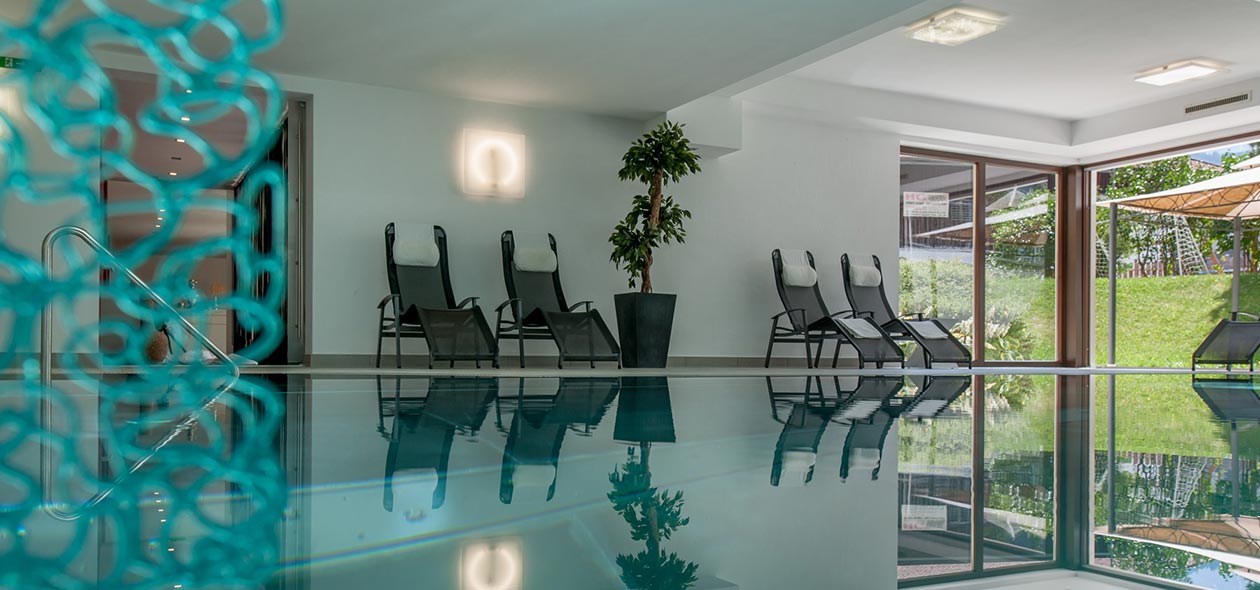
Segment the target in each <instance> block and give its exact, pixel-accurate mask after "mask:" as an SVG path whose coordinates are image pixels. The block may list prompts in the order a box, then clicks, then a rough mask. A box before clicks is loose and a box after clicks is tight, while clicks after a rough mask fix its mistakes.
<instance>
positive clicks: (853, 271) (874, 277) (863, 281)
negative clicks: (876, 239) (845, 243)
mask: <svg viewBox="0 0 1260 590" xmlns="http://www.w3.org/2000/svg"><path fill="white" fill-rule="evenodd" d="M849 282H851V283H853V285H854V286H856V287H878V286H879V284H880V283H882V282H884V279H883V276H882V275H880V273H879V269H878V268H875V266H874V265H869V266H868V265H862V264H854V263H852V262H850V263H849Z"/></svg>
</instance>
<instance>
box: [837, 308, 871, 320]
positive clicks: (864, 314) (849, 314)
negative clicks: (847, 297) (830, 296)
mask: <svg viewBox="0 0 1260 590" xmlns="http://www.w3.org/2000/svg"><path fill="white" fill-rule="evenodd" d="M830 317H833V318H835V317H841V318H872V319H874V317H875V313H874V312H870V311H853V310H852V309H849V310H845V311H837V312H836V313H833V314H831V316H830Z"/></svg>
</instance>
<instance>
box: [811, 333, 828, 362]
mask: <svg viewBox="0 0 1260 590" xmlns="http://www.w3.org/2000/svg"><path fill="white" fill-rule="evenodd" d="M826 342H827V341H826V340H819V341H818V350H816V351H814V366H815V367H820V366H822V365H821V362H822V351H823V345H824V344H826Z"/></svg>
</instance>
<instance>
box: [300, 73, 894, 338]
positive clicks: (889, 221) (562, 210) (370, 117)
mask: <svg viewBox="0 0 1260 590" xmlns="http://www.w3.org/2000/svg"><path fill="white" fill-rule="evenodd" d="M283 81H284V83H285V86H286V89H287V90H291V91H297V92H309V93H311V94H312V95H313V96H314V103H313V113H314V126H313V130H312V132H313V136H312V137H313V138H314V146H315V147H314V161H313V166H312V168H313V173H314V183H313V197H312V203H313V220H314V223H313V242H314V252H313V260H312V266H311V268H312V273H313V292H312V304H313V314H312V315H313V318H314V320H313V321H314V325H313V326H312V330H313V339H314V342H313V349H312V351H313V354H315V355H337V354H371V353H373V352H374V351H375V348H374V347H375V332H374V324H375V321H376V309H375V305H376V303H377V302H378V301H379V300H380V299H381V297H382V296H383V295H384V294H385V293H386V292H387V283H386V278H385V265H384V260H383V257H384V254H383V250H384V238H383V229H384V226H385V224H386V223H388V222H389V221H391V220H401V221H415V222H425V223H437V224H440V225H442V226H444V227H445V228H446V230H447V232H448V235H449V244H450V257H451V263H452V267H451V268H452V281H453V283H454V286H455V291H456V293H455V295H456V297H457V298H463V297H467V296H479V297H481V298H482V301H481V303H482V306H483V307H484V308H485V309H486V311H487V313H489V312H490V311H491V310H492V309H493V307H494V306H495V305H497V304H498V303H499V302H501V301H502V300H503V299H504V298H505V297H506V292H505V289H504V286H503V277H502V268H501V262H500V255H499V242H498V238H499V234H500V233H501V232H502V231H503V230H504V229H509V228H515V229H521V230H534V231H541V230H546V231H550V232H552V233H553V234H555V235H556V238H557V240H558V243H559V250H560V268H561V276H562V278H563V280H564V283H565V290H566V294H567V295H568V297H569V299H571V300H573V301H579V300H584V299H591V300H593V301H594V302H595V305H596V306H597V307H598V308H599V309H600V310H601V311H602V313H603V314H604V317H605V318H606V319H607V320H608V321H609V323H610V324H614V325H613V326H612V327H613V329H614V330H615V329H616V326H615V315H614V310H613V294H614V293H618V292H624V291H626V290H628V289H627V286H626V282H625V275H624V274H623V273H622V272H620V271H618V270H616V269H615V268H614V267H613V266H612V264H611V263H610V262H608V254H609V252H610V248H609V245H608V243H607V237H608V234H609V233H610V232H611V229H612V226H613V225H614V224H615V223H616V221H617V220H618V219H619V218H620V217H621V216H622V215H624V213H625V211H626V210H627V208H628V206H629V202H630V197H631V196H632V195H634V194H635V193H636V192H637V191H639V190H641V189H640V187H637V186H635V185H632V184H629V183H621V182H619V181H618V180H617V170H618V169H619V168H620V158H621V155H622V154H623V153H624V151H625V149H626V147H627V146H628V145H629V143H630V142H631V141H632V140H633V139H634V138H635V137H637V136H638V135H639V134H640V133H641V132H642V131H643V125H642V123H639V122H635V121H628V120H621V119H614V118H607V117H598V116H590V115H585V114H578V113H566V112H559V111H548V110H539V109H528V108H521V107H513V106H506V105H499V104H491V103H483V102H475V101H467V100H458V99H449V98H440V97H436V96H432V95H426V94H420V93H414V92H405V91H398V90H391V89H383V88H376V87H369V86H362V85H355V84H347V83H340V82H331V81H322V80H311V79H304V78H287V77H286V78H284V79H283ZM745 116H746V120H745V123H744V146H743V149H742V150H741V151H739V152H736V153H733V154H730V155H727V156H724V157H723V158H721V159H717V160H709V161H704V162H702V164H703V166H704V171H703V172H702V173H701V174H699V175H698V176H694V177H690V178H687V179H685V180H684V182H683V183H682V184H680V185H678V186H676V187H672V188H673V189H674V190H673V191H671V192H673V193H674V194H676V195H677V197H678V198H679V200H680V202H681V203H682V204H683V206H685V207H687V208H688V209H690V210H691V211H692V213H693V214H694V216H695V217H694V218H693V219H692V220H691V222H690V223H689V224H688V226H687V227H688V242H687V244H685V245H683V246H671V247H668V248H667V249H666V250H662V251H660V252H658V255H657V266H656V267H654V272H655V275H654V282H655V284H656V286H657V290H658V291H659V292H673V293H678V294H679V307H678V313H677V318H676V323H675V335H674V343H673V347H672V351H671V354H672V355H673V356H754V357H755V356H760V355H761V354H764V351H765V348H764V347H765V340H766V336H767V332H768V320H769V317H770V316H771V315H772V314H774V313H776V312H777V311H781V305H780V303H779V302H778V299H777V295H776V294H775V292H774V283H773V277H772V275H771V271H770V258H769V256H770V251H771V250H772V249H773V248H776V247H785V248H786V247H798V248H800V247H803V248H809V249H811V250H813V251H814V253H815V256H816V257H817V259H818V262H819V266H820V269H819V271H820V275H821V279H822V281H823V291H824V294H825V295H826V296H827V297H828V300H829V301H830V302H831V305H832V306H833V307H835V308H836V309H837V310H840V309H844V308H846V306H845V305H844V303H843V302H844V297H843V291H842V288H841V283H840V276H839V262H838V259H839V256H840V254H841V253H842V252H846V251H864V252H874V253H877V254H880V255H881V256H882V257H883V258H885V259H888V260H892V259H895V253H896V238H895V231H896V227H897V222H896V217H897V201H896V195H897V186H898V185H897V182H898V181H897V179H898V170H899V169H898V143H897V140H896V138H895V137H893V136H891V135H875V134H870V133H860V132H852V131H847V130H842V129H839V128H835V127H826V126H821V125H817V124H809V123H803V122H800V121H793V120H789V119H780V118H777V117H775V116H774V115H772V114H768V113H763V112H757V111H756V110H755V109H754V110H751V111H750V112H749V113H747V114H746V115H745ZM465 127H470V128H479V129H491V130H498V131H508V132H514V133H520V134H524V135H525V136H526V143H527V151H528V154H527V158H528V162H529V177H528V180H527V183H528V184H527V186H526V189H525V196H524V198H523V199H519V200H512V199H490V198H475V197H468V196H465V195H463V194H462V193H461V192H460V190H459V184H458V178H459V177H458V169H457V164H456V162H457V159H458V158H457V148H458V145H459V141H460V134H461V130H462V129H463V128H465ZM890 270H893V269H890ZM489 319H490V321H492V322H493V320H494V318H493V317H490V318H489ZM530 344H531V346H532V347H531V348H530V349H529V350H528V351H527V352H528V353H529V354H554V348H552V347H551V346H550V345H548V344H547V343H530ZM423 351H424V345H423V343H422V342H421V341H412V342H407V343H404V353H422V352H423ZM781 352H782V353H783V354H791V355H799V354H800V352H799V351H796V350H794V349H793V347H791V346H784V347H783V350H782V351H781Z"/></svg>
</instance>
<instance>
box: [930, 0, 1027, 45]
mask: <svg viewBox="0 0 1260 590" xmlns="http://www.w3.org/2000/svg"><path fill="white" fill-rule="evenodd" d="M1005 20H1006V19H1005V18H1003V17H1002V16H1001V15H998V14H995V13H992V12H988V11H986V10H980V9H978V8H971V7H969V6H955V7H953V8H948V9H945V10H942V11H941V12H938V13H936V14H934V15H932V16H930V17H928V18H925V19H923V20H921V21H918V22H916V23H913V24H911V25H910V26H907V27H906V34H907V35H909V36H910V38H911V39H915V40H917V41H925V42H927V43H936V44H937V45H949V46H953V45H962V44H963V43H966V42H968V41H972V40H975V39H979V38H980V37H983V36H985V35H988V34H989V33H992V32H994V31H996V30H998V29H999V28H1001V27H1002V25H1003V24H1005Z"/></svg>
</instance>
